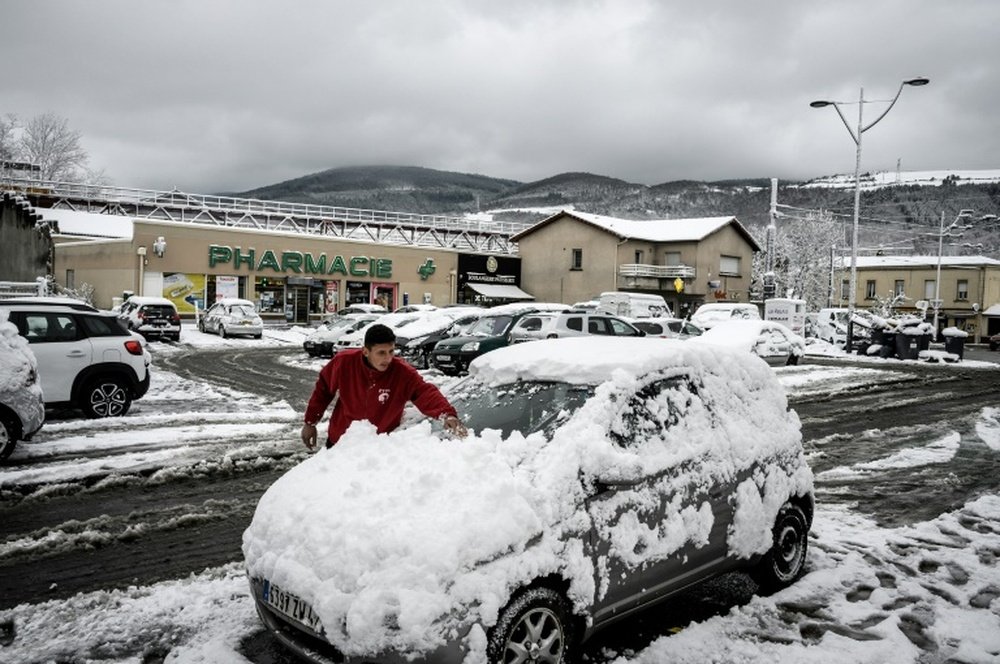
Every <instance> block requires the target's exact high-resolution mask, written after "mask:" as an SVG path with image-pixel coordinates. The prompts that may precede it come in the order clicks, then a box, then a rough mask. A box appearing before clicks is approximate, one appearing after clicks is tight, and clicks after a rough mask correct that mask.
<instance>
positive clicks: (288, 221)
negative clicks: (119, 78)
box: [0, 177, 527, 255]
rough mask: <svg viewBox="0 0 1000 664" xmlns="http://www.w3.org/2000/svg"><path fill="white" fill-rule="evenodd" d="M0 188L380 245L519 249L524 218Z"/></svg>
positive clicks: (99, 190) (129, 212)
mask: <svg viewBox="0 0 1000 664" xmlns="http://www.w3.org/2000/svg"><path fill="white" fill-rule="evenodd" d="M0 189H2V190H6V191H11V192H12V193H15V194H20V195H22V196H25V197H27V198H28V199H29V200H30V201H31V203H32V204H33V205H36V206H38V207H47V208H55V209H65V210H76V211H81V212H95V213H99V214H108V215H119V216H126V217H133V218H135V219H150V220H155V221H166V222H172V223H178V224H200V225H208V226H219V227H222V228H234V229H256V230H264V231H277V232H285V233H301V234H303V235H313V236H320V237H326V238H336V239H343V240H359V241H363V242H375V243H380V244H394V245H402V246H413V247H433V248H439V249H455V250H457V251H468V252H472V253H489V254H507V255H516V254H517V243H516V242H511V240H510V237H511V236H512V235H514V234H515V233H518V232H520V231H522V230H524V229H525V228H526V227H527V225H526V224H518V223H510V222H492V221H475V220H470V219H464V218H461V217H447V216H440V215H426V214H411V213H407V212H388V211H384V210H364V209H358V208H345V207H336V206H328V205H312V204H306V203H286V202H282V201H264V200H256V199H252V198H234V197H231V196H211V195H204V194H191V193H186V192H182V191H177V190H174V191H156V190H151V189H130V188H123V187H107V186H99V185H88V184H79V183H74V182H50V181H43V180H36V179H28V178H12V177H3V178H2V179H0Z"/></svg>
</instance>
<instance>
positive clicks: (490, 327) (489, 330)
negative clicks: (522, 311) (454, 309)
mask: <svg viewBox="0 0 1000 664" xmlns="http://www.w3.org/2000/svg"><path fill="white" fill-rule="evenodd" d="M511 320H512V319H511V317H510V316H486V317H484V318H480V319H479V320H478V321H477V322H476V324H475V325H473V326H472V329H471V330H469V334H470V335H472V336H474V337H499V336H500V335H501V334H503V333H504V332H506V331H507V328H508V327H510V322H511Z"/></svg>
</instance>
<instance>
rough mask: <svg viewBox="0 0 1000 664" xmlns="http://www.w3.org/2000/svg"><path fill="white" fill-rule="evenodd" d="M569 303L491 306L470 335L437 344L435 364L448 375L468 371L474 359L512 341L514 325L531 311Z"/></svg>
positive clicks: (562, 307)
mask: <svg viewBox="0 0 1000 664" xmlns="http://www.w3.org/2000/svg"><path fill="white" fill-rule="evenodd" d="M568 309H569V307H568V306H566V305H565V304H555V303H547V302H531V303H528V304H522V303H513V304H502V305H500V306H498V307H491V308H490V309H488V310H487V311H485V312H484V313H483V315H482V316H480V318H479V320H478V321H476V324H475V325H473V326H472V327H471V328H469V332H468V334H463V335H461V336H458V337H452V338H450V339H442V340H441V341H439V342H438V343H437V345H436V346H435V347H434V352H433V353H432V354H431V363H432V364H433V365H434V368H435V369H437V370H438V371H441V372H443V373H445V374H448V375H451V376H457V375H459V374H461V373H464V372H465V371H466V370H467V369H468V367H469V363H470V362H472V360H474V359H476V358H477V357H479V356H480V355H482V354H483V353H488V352H489V351H491V350H495V349H497V348H502V347H503V346H506V345H507V344H509V343H511V340H510V336H509V332H510V330H511V328H512V327H513V326H514V325H515V324H516V323H517V322H518V321H519V320H520V319H521V318H522V317H523V316H526V315H528V314H533V313H538V312H540V311H566V310H568Z"/></svg>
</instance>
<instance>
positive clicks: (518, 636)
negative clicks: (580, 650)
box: [486, 588, 576, 664]
mask: <svg viewBox="0 0 1000 664" xmlns="http://www.w3.org/2000/svg"><path fill="white" fill-rule="evenodd" d="M575 636H576V635H575V627H574V624H573V614H572V611H571V610H570V604H569V601H567V600H566V598H565V597H563V596H562V595H561V594H559V593H558V592H556V591H555V590H552V589H551V588H531V589H529V590H526V591H524V592H522V593H520V594H519V595H517V596H516V597H514V599H512V600H511V602H510V604H508V605H507V606H506V607H505V608H504V610H503V611H502V612H501V613H500V619H499V620H498V621H497V624H496V625H494V626H493V628H492V629H491V630H490V635H489V640H488V642H487V644H486V652H487V656H488V659H489V662H490V664H512V663H514V662H548V663H549V664H560V663H561V662H568V661H572V660H573V653H574V651H575V650H576V643H575V641H574V639H575Z"/></svg>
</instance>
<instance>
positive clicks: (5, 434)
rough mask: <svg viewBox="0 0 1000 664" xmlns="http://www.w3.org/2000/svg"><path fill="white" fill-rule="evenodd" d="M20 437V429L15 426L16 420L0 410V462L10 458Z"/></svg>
mask: <svg viewBox="0 0 1000 664" xmlns="http://www.w3.org/2000/svg"><path fill="white" fill-rule="evenodd" d="M20 436H21V433H20V427H19V426H18V425H17V419H16V418H15V417H14V416H13V415H11V414H10V413H5V412H2V410H0V461H3V460H4V459H6V458H7V457H9V456H10V454H11V452H13V451H14V447H15V446H16V445H17V439H18V438H20Z"/></svg>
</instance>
